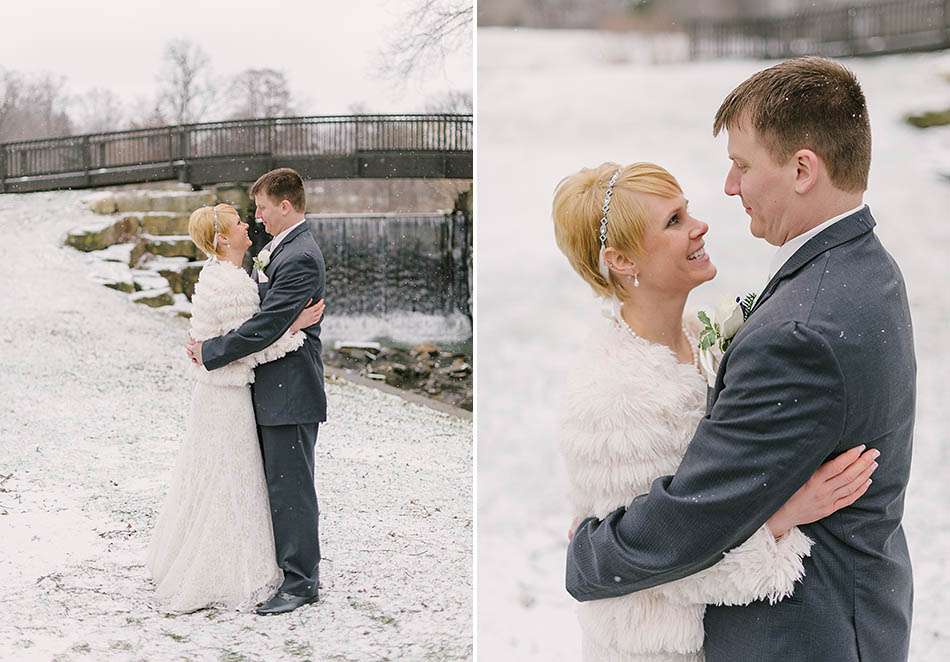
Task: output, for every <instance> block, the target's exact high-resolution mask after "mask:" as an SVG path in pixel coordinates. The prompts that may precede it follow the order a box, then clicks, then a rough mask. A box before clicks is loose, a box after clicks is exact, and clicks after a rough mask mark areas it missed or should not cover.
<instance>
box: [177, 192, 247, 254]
mask: <svg viewBox="0 0 950 662" xmlns="http://www.w3.org/2000/svg"><path fill="white" fill-rule="evenodd" d="M229 214H233V215H234V216H237V218H238V220H239V221H240V220H241V216H240V214H238V212H237V210H236V209H235V208H234V207H232V206H231V205H229V204H225V203H223V202H222V203H220V204H218V205H215V206H214V207H199V208H198V209H196V210H194V211H193V212H191V217H190V218H189V219H188V234H190V235H191V240H192V241H193V242H195V246H197V247H198V248H199V249H200V250H201V251H202V252H203V253H204V254H205V255H207V256H208V257H211V256H214V257H221V255H222V253H221V245H220V243H219V244H218V245H217V246H216V245H215V242H214V235H215V230H217V234H218V235H219V236H227V235H228V232H230V229H231V226H229V225H227V224H226V222H225V221H226V219H227V218H228V215H229ZM215 215H217V225H218V227H217V228H215Z"/></svg>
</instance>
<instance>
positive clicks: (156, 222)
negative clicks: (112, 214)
mask: <svg viewBox="0 0 950 662" xmlns="http://www.w3.org/2000/svg"><path fill="white" fill-rule="evenodd" d="M190 216H191V215H190V214H184V213H178V212H173V211H134V212H126V213H124V214H122V219H123V220H126V221H128V223H129V225H130V226H131V225H135V226H137V227H138V228H140V229H141V231H142V232H144V233H145V234H155V235H164V236H170V235H186V234H188V218H189V217H190Z"/></svg>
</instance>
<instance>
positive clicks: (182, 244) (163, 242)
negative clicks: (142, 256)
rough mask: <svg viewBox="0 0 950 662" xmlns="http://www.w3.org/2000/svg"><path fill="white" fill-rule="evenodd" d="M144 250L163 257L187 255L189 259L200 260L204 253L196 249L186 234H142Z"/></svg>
mask: <svg viewBox="0 0 950 662" xmlns="http://www.w3.org/2000/svg"><path fill="white" fill-rule="evenodd" d="M142 241H144V242H145V250H146V251H147V252H149V253H151V254H152V255H161V256H163V257H187V258H188V259H189V260H200V259H202V258H205V254H204V253H202V252H201V251H200V250H198V247H197V246H195V244H194V242H193V241H192V240H191V237H189V236H188V235H154V234H143V235H142Z"/></svg>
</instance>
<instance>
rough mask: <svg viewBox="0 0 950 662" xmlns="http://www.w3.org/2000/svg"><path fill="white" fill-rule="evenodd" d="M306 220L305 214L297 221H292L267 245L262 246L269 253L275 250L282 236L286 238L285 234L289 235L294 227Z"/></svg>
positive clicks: (282, 238)
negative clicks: (291, 223) (292, 222)
mask: <svg viewBox="0 0 950 662" xmlns="http://www.w3.org/2000/svg"><path fill="white" fill-rule="evenodd" d="M306 221H307V217H306V216H305V217H304V218H302V219H301V220H300V221H298V222H297V223H294V224H293V225H291V226H290V227H289V228H287V229H286V230H284V231H283V232H280V233H278V234H277V236H276V237H274V238H273V239H271V240H270V243H269V244H267V246H265V247H264V248H266V249H267V250H269V251H270V252H271V254H273V253H274V251H275V250H277V245H278V244H280V242H282V241H283V240H284V238H286V237H287V235H289V234H290V233H291V232H292V231H293V230H294V228H296V227H297V226H299V225H300V224H301V223H305V222H306Z"/></svg>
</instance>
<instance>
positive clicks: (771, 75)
mask: <svg viewBox="0 0 950 662" xmlns="http://www.w3.org/2000/svg"><path fill="white" fill-rule="evenodd" d="M722 129H725V130H726V131H727V132H728V134H729V141H728V144H729V158H730V159H731V160H732V167H731V169H730V170H729V174H728V175H727V176H726V184H725V191H726V193H727V194H728V195H734V196H738V197H739V198H740V199H741V200H742V204H743V206H744V208H745V211H746V213H747V214H748V215H749V217H750V219H751V220H750V230H751V232H752V234H753V235H754V236H756V237H758V238H760V239H765V240H766V241H767V242H769V243H770V244H772V245H774V246H778V247H779V248H778V251H777V253H776V256H775V259H774V260H773V263H772V269H771V273H770V280H769V281H768V283H767V285H766V286H765V289H764V290H763V291H762V294H761V295H760V297H759V300H758V302H757V303H756V304H755V307H754V308H753V309H752V312H751V315H750V316H749V317H748V320H747V321H746V322H745V324H744V325H743V326H742V327H741V329H740V330H739V331H738V332H737V333H736V335H735V337H734V338H733V340H732V343H731V344H730V345H729V347H728V349H727V351H726V352H725V355H724V356H723V358H722V362H721V364H720V367H719V372H718V375H717V377H716V384H715V387H714V388H713V392H712V394H711V399H710V402H711V405H710V409H709V411H708V413H707V415H706V417H705V418H704V419H703V420H702V422H701V423H700V424H699V427H698V429H697V430H696V433H695V435H694V436H693V439H692V441H691V442H690V445H689V448H688V450H687V452H686V455H685V457H684V459H683V462H682V464H681V465H680V466H679V468H678V469H677V471H676V475H675V476H665V477H661V478H659V479H657V480H656V481H655V482H654V483H653V486H652V488H651V490H650V492H649V494H647V495H644V496H641V497H638V498H637V499H635V500H634V501H633V502H632V503H631V504H630V505H629V506H628V507H627V508H626V509H620V510H617V511H615V512H614V513H612V514H610V515H609V516H608V517H607V518H606V519H604V520H603V521H598V520H595V519H587V520H585V521H584V522H583V523H581V525H580V526H579V527H578V530H577V532H576V533H575V535H574V538H573V541H572V543H571V546H570V549H569V551H568V559H567V590H568V591H569V592H570V593H571V595H573V596H574V597H575V598H576V599H578V600H582V601H584V600H597V599H601V598H610V597H614V596H619V595H625V594H628V593H632V592H635V591H639V590H642V589H645V588H649V587H651V586H656V585H658V584H663V583H666V582H670V581H673V580H676V579H679V578H681V577H684V576H687V575H690V574H693V573H695V572H697V571H699V570H702V569H704V568H707V567H709V566H710V565H713V564H714V563H716V562H717V561H718V560H719V559H721V558H722V555H723V553H724V552H726V551H727V550H729V549H731V548H733V547H736V546H737V545H739V544H740V543H742V542H743V541H744V540H745V539H747V538H748V537H749V536H750V535H751V534H752V533H753V532H755V531H756V530H757V529H758V528H759V527H760V526H761V525H762V524H764V523H765V521H766V520H767V519H768V518H769V516H770V515H771V514H772V513H774V512H775V511H776V510H778V508H779V506H781V505H782V504H783V503H784V502H785V501H786V500H787V499H788V498H789V497H790V496H791V495H792V494H793V493H794V492H795V491H796V490H798V488H799V487H801V486H802V485H803V484H804V483H805V482H806V480H807V479H808V478H809V477H810V476H811V474H812V473H813V472H814V471H815V470H816V469H817V468H818V467H819V466H820V465H821V464H822V463H823V462H824V461H825V460H827V459H829V458H831V457H833V456H835V455H837V454H839V453H842V452H844V451H845V450H847V449H848V448H850V447H852V446H854V445H855V444H857V443H866V444H867V445H868V447H870V448H875V449H877V450H879V451H880V453H881V456H880V468H879V469H878V470H877V472H876V473H875V474H874V484H873V485H871V487H870V489H869V490H868V491H867V493H866V494H865V495H864V496H863V497H861V499H860V500H858V501H857V502H856V503H855V504H854V505H853V506H850V507H847V508H844V509H842V510H840V511H838V512H836V513H835V514H833V515H831V516H830V517H827V518H825V519H823V520H820V521H818V522H815V523H814V524H810V525H807V526H804V527H802V528H803V531H804V532H805V533H806V534H807V535H808V536H809V537H810V538H812V540H814V541H815V545H814V547H813V548H812V550H811V558H808V559H806V563H805V578H804V580H803V582H802V583H801V584H799V585H798V586H797V588H796V591H795V594H794V596H792V597H791V598H788V599H786V600H783V601H781V602H779V603H777V604H775V605H774V606H770V605H769V604H768V603H766V602H755V603H753V604H751V605H747V606H740V607H713V606H710V607H709V608H708V609H707V610H706V616H705V623H704V624H705V632H706V639H705V643H704V647H705V654H706V660H707V662H737V661H742V662H745V661H747V660H749V661H752V660H755V661H757V662H762V661H769V660H775V661H779V660H781V661H782V662H796V661H800V662H817V661H824V660H835V662H857V661H861V662H900V661H903V660H906V659H907V651H908V644H909V636H910V624H911V603H912V581H911V566H910V558H909V556H908V552H907V545H906V542H905V539H904V532H903V529H902V528H901V515H902V513H903V505H904V493H905V490H906V487H907V479H908V475H909V472H910V460H911V438H912V436H913V428H914V399H915V380H916V362H915V358H914V344H913V334H912V330H911V319H910V310H909V307H908V301H907V293H906V291H905V288H904V281H903V278H902V277H901V273H900V270H899V269H898V267H897V264H896V263H895V262H894V260H893V258H891V256H890V255H889V254H888V253H887V251H886V250H885V249H884V247H883V246H882V245H881V243H880V241H879V240H878V238H877V236H876V235H875V234H874V225H875V222H874V219H873V218H872V216H871V211H870V209H869V208H868V207H867V206H866V205H865V204H864V203H863V194H864V191H865V189H866V188H867V177H868V171H869V169H870V161H871V132H870V125H869V123H868V113H867V107H866V105H865V101H864V94H863V93H862V91H861V88H860V86H859V85H858V82H857V80H856V79H855V78H854V76H853V75H852V74H851V72H849V71H848V70H847V69H845V68H844V67H842V66H840V65H838V64H836V63H834V62H832V61H830V60H826V59H821V58H800V59H795V60H790V61H787V62H783V63H781V64H778V65H776V66H773V67H771V68H769V69H766V70H764V71H760V72H758V73H757V74H755V75H753V76H752V77H751V78H749V79H748V80H746V81H745V82H743V83H742V84H741V85H739V86H738V87H737V88H736V89H735V90H733V91H732V93H730V94H729V96H728V97H727V98H726V100H725V101H724V102H723V104H722V106H721V107H720V108H719V111H718V113H717V114H716V119H715V123H714V134H718V133H719V131H721V130H722Z"/></svg>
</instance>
